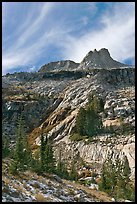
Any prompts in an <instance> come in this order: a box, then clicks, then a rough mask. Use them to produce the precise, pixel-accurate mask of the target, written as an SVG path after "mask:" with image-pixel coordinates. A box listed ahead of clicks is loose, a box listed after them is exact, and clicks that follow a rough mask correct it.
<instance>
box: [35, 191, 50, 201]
mask: <svg viewBox="0 0 137 204" xmlns="http://www.w3.org/2000/svg"><path fill="white" fill-rule="evenodd" d="M35 198H36V201H37V202H50V201H51V199H50V198H46V197H44V195H43V194H41V193H38V194H36V195H35Z"/></svg>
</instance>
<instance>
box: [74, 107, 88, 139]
mask: <svg viewBox="0 0 137 204" xmlns="http://www.w3.org/2000/svg"><path fill="white" fill-rule="evenodd" d="M85 119H86V110H85V109H84V108H83V107H81V108H80V110H79V112H78V115H77V118H76V131H77V133H78V134H80V135H86V132H85Z"/></svg>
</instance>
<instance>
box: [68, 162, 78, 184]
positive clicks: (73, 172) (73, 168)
mask: <svg viewBox="0 0 137 204" xmlns="http://www.w3.org/2000/svg"><path fill="white" fill-rule="evenodd" d="M69 176H70V179H72V180H75V181H77V180H78V173H77V169H76V161H75V159H73V161H72V164H71V171H70V174H69Z"/></svg>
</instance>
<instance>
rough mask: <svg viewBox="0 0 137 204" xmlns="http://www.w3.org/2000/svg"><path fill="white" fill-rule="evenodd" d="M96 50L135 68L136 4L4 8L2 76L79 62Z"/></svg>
mask: <svg viewBox="0 0 137 204" xmlns="http://www.w3.org/2000/svg"><path fill="white" fill-rule="evenodd" d="M95 48H96V49H97V50H99V49H101V48H107V49H108V50H109V51H110V55H111V56H112V57H113V58H114V59H115V60H117V61H120V62H123V63H128V64H133V65H134V63H135V3H134V2H3V3H2V73H3V74H6V73H8V72H9V73H12V72H14V71H37V70H38V69H39V68H40V67H41V66H42V65H44V64H46V63H49V62H51V61H59V60H66V59H70V60H73V61H75V62H81V61H82V59H83V58H84V57H85V55H86V54H87V53H88V52H89V51H90V50H94V49H95Z"/></svg>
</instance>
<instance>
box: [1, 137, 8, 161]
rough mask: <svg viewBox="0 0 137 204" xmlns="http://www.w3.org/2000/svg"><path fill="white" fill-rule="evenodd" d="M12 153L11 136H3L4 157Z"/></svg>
mask: <svg viewBox="0 0 137 204" xmlns="http://www.w3.org/2000/svg"><path fill="white" fill-rule="evenodd" d="M9 154H10V148H9V138H8V137H7V136H5V135H4V136H2V158H5V157H8V156H9Z"/></svg>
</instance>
